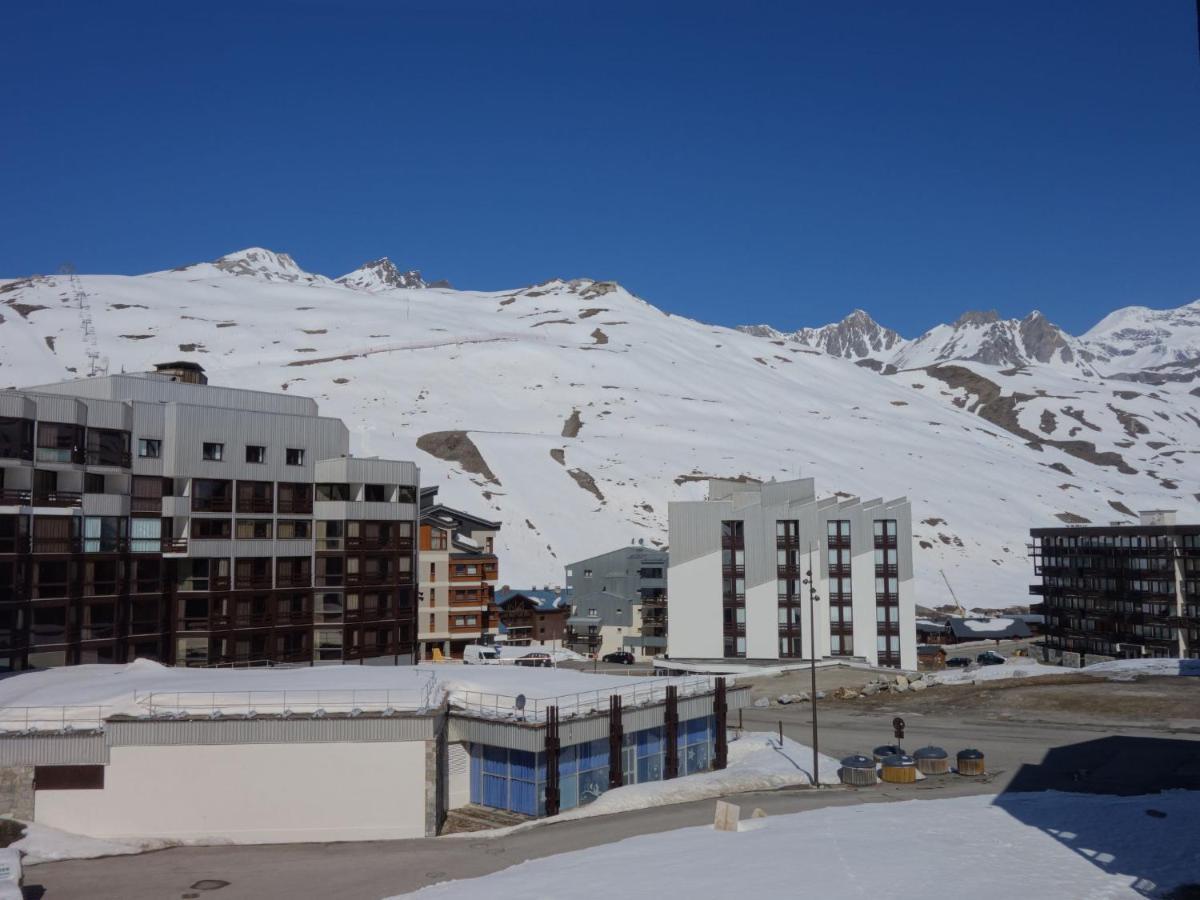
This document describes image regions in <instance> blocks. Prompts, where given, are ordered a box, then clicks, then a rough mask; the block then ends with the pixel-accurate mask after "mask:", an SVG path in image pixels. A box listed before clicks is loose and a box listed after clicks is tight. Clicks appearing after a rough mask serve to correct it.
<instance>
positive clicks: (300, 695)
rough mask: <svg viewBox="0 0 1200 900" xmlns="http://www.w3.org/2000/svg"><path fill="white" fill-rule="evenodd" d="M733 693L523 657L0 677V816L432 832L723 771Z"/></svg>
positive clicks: (93, 823)
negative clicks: (524, 663)
mask: <svg viewBox="0 0 1200 900" xmlns="http://www.w3.org/2000/svg"><path fill="white" fill-rule="evenodd" d="M669 688H674V690H669ZM745 693H746V692H745V691H744V690H729V691H726V690H725V685H724V682H722V681H715V680H713V679H710V678H707V677H699V678H697V677H693V678H686V679H662V678H660V679H655V680H653V681H652V682H647V681H635V680H633V679H629V678H622V677H619V676H602V675H591V674H587V673H581V672H569V671H562V670H555V669H539V668H521V667H515V666H468V667H464V666H460V665H443V666H420V667H396V668H383V667H374V666H337V667H316V668H296V669H266V670H228V669H223V670H219V669H179V668H167V667H164V666H161V665H159V664H157V663H153V662H149V661H144V660H143V661H139V662H135V663H131V664H128V665H123V666H100V665H93V666H78V667H71V668H66V669H57V670H50V671H43V672H30V673H25V674H22V675H18V676H15V677H11V678H8V679H5V680H4V681H3V682H0V814H4V815H11V816H13V817H15V818H18V819H22V820H25V821H33V822H37V823H39V824H43V825H48V826H51V827H54V828H59V829H62V830H65V831H70V832H75V833H80V834H85V835H88V836H91V837H96V838H128V839H144V838H161V839H168V840H181V841H193V842H201V843H203V842H206V841H215V842H226V841H232V842H234V843H271V842H298V841H346V840H384V839H396V838H410V837H422V836H427V835H435V834H438V833H439V832H440V830H441V828H442V825H443V823H444V822H445V820H446V817H447V814H448V813H449V812H450V811H451V810H453V809H456V808H459V807H463V806H467V805H469V804H475V805H478V806H486V807H490V808H492V809H499V810H505V811H508V812H510V813H514V814H516V815H519V816H525V817H538V816H542V815H547V814H553V813H554V812H555V811H562V810H566V809H570V808H571V807H574V806H578V805H582V804H585V803H587V802H589V801H590V800H592V799H595V798H596V797H597V796H599V795H600V794H601V793H604V792H605V791H607V790H608V789H609V788H611V787H616V786H620V785H623V784H636V783H641V782H646V781H657V780H662V779H664V778H669V777H676V776H683V775H687V774H692V773H694V772H702V771H708V770H709V769H711V768H722V767H723V760H724V753H725V751H724V740H725V729H724V727H723V726H724V713H725V711H726V710H727V709H728V708H737V707H738V706H741V705H743V703H744V696H745ZM613 747H619V748H620V752H618V753H612V752H610V751H611V749H612V748H613Z"/></svg>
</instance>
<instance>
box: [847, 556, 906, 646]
mask: <svg viewBox="0 0 1200 900" xmlns="http://www.w3.org/2000/svg"><path fill="white" fill-rule="evenodd" d="M863 543H864V545H867V546H864V548H863V550H862V551H861V552H859V553H855V554H854V555H853V556H852V557H851V558H850V577H851V578H852V579H853V585H852V587H851V590H852V591H853V592H854V600H853V604H852V605H853V606H854V655H855V656H862V657H864V658H865V659H866V660H867V662H869V663H871V664H872V665H878V663H879V646H878V641H876V637H877V636H878V635H877V633H876V632H877V631H878V628H877V627H876V621H875V549H874V547H872V546H869V545H870V543H871V542H870V541H864V542H863ZM901 632H903V628H901Z"/></svg>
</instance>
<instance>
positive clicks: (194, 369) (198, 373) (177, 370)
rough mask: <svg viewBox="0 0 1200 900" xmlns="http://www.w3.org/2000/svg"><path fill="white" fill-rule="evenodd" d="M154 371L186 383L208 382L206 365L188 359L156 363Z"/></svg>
mask: <svg viewBox="0 0 1200 900" xmlns="http://www.w3.org/2000/svg"><path fill="white" fill-rule="evenodd" d="M154 372H155V374H157V375H166V376H167V377H168V378H170V379H171V380H172V381H182V382H184V383H186V384H208V376H207V375H205V374H204V367H203V366H202V365H200V364H199V363H194V362H189V361H188V360H186V359H185V360H178V361H176V362H165V363H155V364H154Z"/></svg>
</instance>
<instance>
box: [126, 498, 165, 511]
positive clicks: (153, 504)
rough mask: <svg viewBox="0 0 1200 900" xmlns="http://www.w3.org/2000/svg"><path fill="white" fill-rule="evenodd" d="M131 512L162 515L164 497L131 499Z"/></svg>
mask: <svg viewBox="0 0 1200 900" xmlns="http://www.w3.org/2000/svg"><path fill="white" fill-rule="evenodd" d="M129 511H130V512H133V513H154V514H155V515H162V497H130V498H129Z"/></svg>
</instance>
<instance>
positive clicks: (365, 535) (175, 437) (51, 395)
mask: <svg viewBox="0 0 1200 900" xmlns="http://www.w3.org/2000/svg"><path fill="white" fill-rule="evenodd" d="M418 479H419V473H418V470H417V467H416V466H415V465H414V464H413V463H411V462H401V461H390V460H378V459H355V458H351V457H350V456H349V432H348V430H347V428H346V426H345V424H344V423H343V422H341V420H339V419H335V418H328V417H322V416H320V415H318V410H317V404H316V402H315V401H313V400H311V399H309V398H305V397H300V396H295V395H290V394H272V393H266V392H260V391H247V390H241V389H235V388H228V387H220V386H213V385H209V384H208V383H207V380H206V379H205V378H204V375H203V372H202V370H200V369H199V367H198V366H195V365H194V364H190V363H183V364H168V365H164V366H161V367H159V369H158V371H156V372H152V373H144V374H136V375H125V374H122V375H112V376H107V377H102V378H89V379H81V380H77V381H69V382H63V383H60V384H50V385H41V386H37V387H32V388H28V389H22V390H8V391H2V392H0V669H24V668H30V667H42V666H53V665H72V664H78V663H92V662H125V661H129V660H133V659H136V658H150V659H156V660H160V661H163V662H166V663H171V664H180V665H201V666H208V665H238V664H253V663H274V662H291V663H316V662H363V661H375V662H385V663H396V662H411V661H412V659H413V652H414V640H415V621H414V615H415V611H414V607H415V594H416V590H415V569H416V548H415V534H416V517H417V494H418V489H419V481H418Z"/></svg>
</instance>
